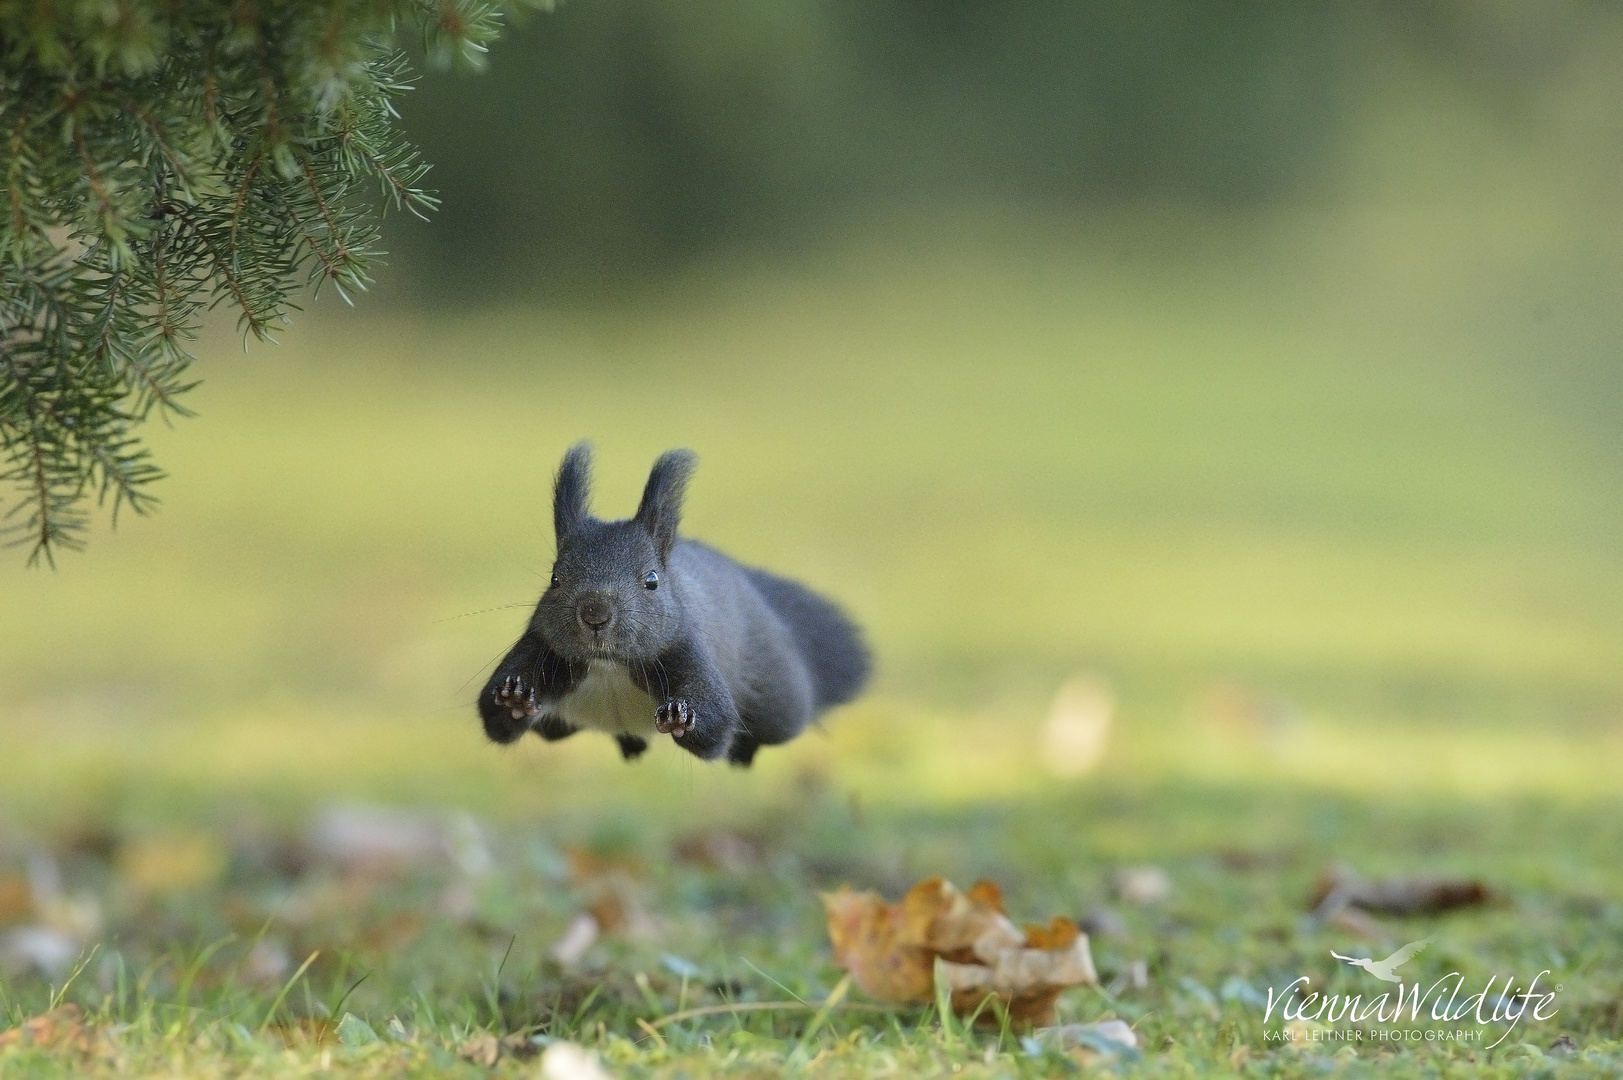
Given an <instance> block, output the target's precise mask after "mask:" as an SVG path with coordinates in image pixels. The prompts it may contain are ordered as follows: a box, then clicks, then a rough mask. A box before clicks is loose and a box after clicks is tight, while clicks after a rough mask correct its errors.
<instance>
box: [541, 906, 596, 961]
mask: <svg viewBox="0 0 1623 1080" xmlns="http://www.w3.org/2000/svg"><path fill="white" fill-rule="evenodd" d="M598 930H599V927H598V922H597V919H596V918H595V917H594V916H593V915H592V914H591V913H590V912H585V911H583V912H581V913H580V914H579V915H576V916H575V917H574V918H573V919H570V920H569V925H568V926H567V927H565V928H564V932H563V934H562V935H561V936H560V937H559V938H558V940H557V941H555V942H553V943H552V948H551V949H549V950H547V952H548V955H550V956H551V957H552V958H553V959H554V960H556V961H558V963H560V964H562V965H563V966H564V967H566V968H569V967H574V966H575V965H576V964H578V963H580V962H581V958H582V957H584V956H585V955H586V951H587V950H588V949H590V948H591V947H592V946H593V945H595V944H597V936H598Z"/></svg>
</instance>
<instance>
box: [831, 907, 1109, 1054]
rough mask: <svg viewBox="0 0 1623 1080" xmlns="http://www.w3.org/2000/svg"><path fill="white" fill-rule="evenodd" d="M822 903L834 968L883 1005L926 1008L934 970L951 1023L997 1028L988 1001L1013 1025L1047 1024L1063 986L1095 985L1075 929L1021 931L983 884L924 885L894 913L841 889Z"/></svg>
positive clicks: (1054, 926) (1053, 925)
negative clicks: (947, 999)
mask: <svg viewBox="0 0 1623 1080" xmlns="http://www.w3.org/2000/svg"><path fill="white" fill-rule="evenodd" d="M822 900H823V910H824V912H825V914H826V916H827V918H828V933H829V940H830V942H831V943H832V944H833V947H834V958H835V961H836V962H837V963H838V964H839V965H840V966H841V967H843V968H845V969H846V970H847V971H849V972H850V973H851V977H852V978H853V979H855V980H856V983H857V985H858V986H860V987H862V989H863V990H864V991H865V992H866V993H868V994H869V995H871V996H872V997H876V998H879V999H880V1000H883V1001H896V1002H925V1001H929V1000H930V999H931V997H932V996H933V994H934V992H935V984H936V978H937V972H938V971H939V977H940V979H941V980H942V983H943V985H944V986H945V987H946V988H947V989H948V990H950V991H951V995H952V1008H953V1011H954V1012H955V1013H957V1014H958V1015H960V1016H965V1015H969V1014H971V1013H975V1012H977V1010H978V1011H979V1017H980V1019H981V1021H982V1022H984V1023H987V1024H996V1023H997V1022H998V1021H997V1016H996V1011H995V1010H990V1009H985V1008H983V1006H984V1005H985V1003H986V1000H987V998H988V997H993V998H996V999H997V1000H998V1001H999V1002H1000V1003H1001V1004H1002V1007H1003V1008H1004V1009H1005V1010H1007V1011H1008V1014H1009V1017H1010V1019H1011V1020H1012V1021H1013V1022H1014V1023H1016V1024H1018V1025H1021V1026H1029V1025H1032V1024H1046V1023H1052V1022H1053V1018H1054V1003H1055V1001H1056V1000H1058V998H1059V995H1060V994H1061V993H1063V992H1064V991H1065V990H1066V989H1068V988H1069V987H1072V986H1082V985H1093V984H1096V983H1097V982H1098V975H1097V973H1096V972H1095V971H1094V968H1093V958H1092V956H1091V954H1090V953H1089V951H1088V938H1087V935H1086V934H1084V933H1082V932H1081V931H1080V930H1078V929H1077V927H1076V924H1075V923H1073V922H1071V921H1070V920H1069V919H1065V918H1057V917H1056V918H1055V919H1054V920H1053V921H1052V922H1050V923H1049V924H1048V925H1047V926H1029V927H1026V928H1025V929H1024V930H1022V929H1021V928H1019V927H1017V926H1016V925H1015V924H1014V923H1013V922H1012V921H1010V919H1009V917H1008V916H1007V915H1006V914H1004V910H1003V897H1002V895H1001V893H1000V892H999V890H998V887H997V886H996V885H994V884H993V883H991V882H989V881H982V882H978V883H976V885H975V886H974V887H972V888H971V889H970V890H969V891H968V892H967V893H965V892H960V891H959V890H958V889H957V888H956V887H955V886H953V884H952V883H951V882H949V881H946V880H945V879H943V878H939V877H936V878H928V879H926V880H924V881H921V882H919V883H918V884H917V885H915V886H913V888H912V889H910V890H909V891H908V893H907V895H906V896H904V897H902V899H901V901H900V902H898V903H895V904H889V903H886V902H885V900H884V898H883V897H881V896H879V895H878V894H877V893H873V892H863V893H859V892H856V891H854V890H853V889H851V888H849V887H844V888H841V889H840V890H839V891H838V892H835V893H827V894H824V895H823V897H822Z"/></svg>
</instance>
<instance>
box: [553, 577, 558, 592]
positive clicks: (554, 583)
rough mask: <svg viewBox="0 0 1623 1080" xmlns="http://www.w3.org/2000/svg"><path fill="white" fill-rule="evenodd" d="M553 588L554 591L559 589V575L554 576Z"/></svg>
mask: <svg viewBox="0 0 1623 1080" xmlns="http://www.w3.org/2000/svg"><path fill="white" fill-rule="evenodd" d="M552 587H553V588H554V589H556V588H557V587H558V575H557V574H553V575H552Z"/></svg>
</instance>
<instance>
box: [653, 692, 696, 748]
mask: <svg viewBox="0 0 1623 1080" xmlns="http://www.w3.org/2000/svg"><path fill="white" fill-rule="evenodd" d="M698 719H699V717H698V714H697V713H695V712H694V711H693V706H691V705H689V704H688V703H687V702H685V701H682V700H680V699H672V700H670V701H667V702H666V703H665V704H663V705H661V706H660V707H659V708H657V709H655V710H654V726H655V727H656V728H658V729H659V730H660V731H662V732H664V733H665V734H667V735H670V736H671V737H672V738H676V739H680V738H681V737H682V736H684V735H686V734H687V733H688V732H689V731H691V730H693V725H694V723H696V722H697V721H698Z"/></svg>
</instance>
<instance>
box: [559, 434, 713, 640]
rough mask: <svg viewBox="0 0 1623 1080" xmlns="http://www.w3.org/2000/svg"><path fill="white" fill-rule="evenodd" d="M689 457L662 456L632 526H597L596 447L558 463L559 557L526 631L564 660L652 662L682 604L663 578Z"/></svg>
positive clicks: (573, 451)
mask: <svg viewBox="0 0 1623 1080" xmlns="http://www.w3.org/2000/svg"><path fill="white" fill-rule="evenodd" d="M695 460H696V459H695V457H694V455H693V453H692V452H691V451H688V450H671V451H669V452H667V453H665V454H662V455H660V458H659V460H658V461H656V462H654V468H653V471H652V472H651V473H649V476H648V484H647V486H646V487H644V489H643V493H642V502H641V503H640V504H639V505H638V506H637V513H636V515H635V516H633V517H632V518H631V519H630V520H628V521H601V520H599V519H598V518H596V517H593V516H592V513H591V510H590V507H589V498H590V489H591V461H592V448H591V447H590V446H589V445H588V444H586V443H577V444H576V445H575V446H573V447H571V448H570V449H569V452H568V453H567V454H565V455H564V460H563V464H562V465H560V466H559V468H558V477H557V480H556V482H555V484H554V486H553V495H552V521H553V527H554V529H555V530H556V532H557V537H558V556H557V559H556V560H555V561H554V562H553V564H552V578H551V581H550V582H549V584H548V586H547V590H546V592H544V593H542V594H541V601H540V603H539V604H537V605H536V610H535V615H534V616H533V617H532V618H531V620H530V630H531V632H532V633H535V634H538V635H539V636H540V637H541V638H542V639H543V640H545V641H546V643H547V644H548V645H549V646H550V647H551V648H552V649H553V651H554V652H556V653H558V654H559V655H560V656H563V657H564V658H566V659H570V660H591V659H596V658H603V659H614V660H621V661H627V662H636V661H639V660H650V659H652V658H653V657H655V656H658V655H659V654H660V653H661V652H663V651H664V650H665V648H666V647H667V645H668V644H669V643H670V642H671V641H672V640H673V639H675V638H676V636H677V630H678V626H679V622H680V619H681V606H680V597H679V595H678V590H677V588H676V582H675V581H673V580H672V575H671V574H670V572H669V566H668V563H669V560H670V554H671V548H672V547H673V546H674V545H675V543H676V529H677V525H678V524H679V522H680V521H681V516H682V497H683V495H684V494H685V492H686V490H687V482H688V477H689V476H691V475H692V472H693V466H694V462H695Z"/></svg>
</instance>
